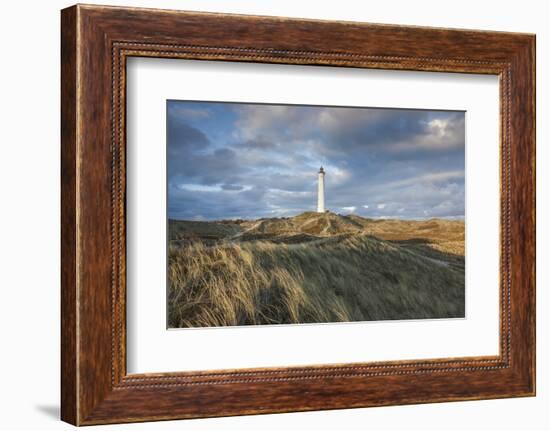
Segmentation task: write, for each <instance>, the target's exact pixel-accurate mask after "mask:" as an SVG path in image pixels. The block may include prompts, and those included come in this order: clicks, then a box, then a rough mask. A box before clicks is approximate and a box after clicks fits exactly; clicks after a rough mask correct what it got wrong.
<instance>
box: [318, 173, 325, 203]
mask: <svg viewBox="0 0 550 431" xmlns="http://www.w3.org/2000/svg"><path fill="white" fill-rule="evenodd" d="M317 212H318V213H324V212H325V170H324V169H323V167H322V166H321V168H320V169H319V173H318V174H317Z"/></svg>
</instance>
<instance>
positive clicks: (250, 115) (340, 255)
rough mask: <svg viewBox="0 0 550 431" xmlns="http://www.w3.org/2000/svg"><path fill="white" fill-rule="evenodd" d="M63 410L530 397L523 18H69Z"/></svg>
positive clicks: (218, 411) (528, 52)
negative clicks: (455, 26) (481, 23)
mask: <svg viewBox="0 0 550 431" xmlns="http://www.w3.org/2000/svg"><path fill="white" fill-rule="evenodd" d="M61 17H62V26H61V49H62V64H61V71H62V94H61V111H62V112H61V118H62V153H61V162H62V184H61V189H62V286H61V290H62V328H61V329H62V337H61V339H62V345H61V351H62V364H61V366H62V373H61V374H62V382H61V397H62V399H61V415H62V419H63V420H65V421H67V422H69V423H72V424H75V425H92V424H106V423H120V422H139V421H153V420H167V419H180V418H197V417H213V416H229V415H241V414H259V413H275V412H289V411H307V410H321V409H341V408H353V407H369V406H382V405H395V404H414V403H430V402H442V401H455V400H475V399H490V398H503V397H518V396H533V395H534V394H535V172H534V169H535V108H534V101H535V77H534V73H535V72H534V71H535V36H534V35H529V34H515V33H500V32H487V31H471V30H450V29H436V28H422V27H403V26H391V25H378V24H366V23H353V22H330V21H314V20H298V19H287V18H278V17H255V16H240V15H221V14H212V13H197V12H179V11H167V10H149V9H134V8H119V7H104V6H92V5H77V6H73V7H70V8H68V9H65V10H63V11H62V14H61Z"/></svg>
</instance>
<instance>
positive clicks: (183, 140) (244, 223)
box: [167, 100, 465, 328]
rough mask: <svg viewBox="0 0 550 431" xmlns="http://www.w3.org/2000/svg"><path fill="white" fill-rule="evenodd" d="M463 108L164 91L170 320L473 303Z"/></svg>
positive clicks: (446, 311)
mask: <svg viewBox="0 0 550 431" xmlns="http://www.w3.org/2000/svg"><path fill="white" fill-rule="evenodd" d="M464 169H465V113H464V112H462V111H438V110H416V109H415V110H413V109H397V108H396V109H388V108H366V107H338V106H308V105H273V104H252V103H231V102H196V101H178V100H169V101H167V199H168V205H167V208H168V209H167V218H168V233H167V235H168V263H167V280H168V291H167V307H168V310H167V316H168V327H169V328H196V327H223V326H241V325H271V324H305V323H309V324H311V323H336V322H359V321H381V320H405V319H440V318H463V317H465V248H464V242H465V182H464V178H465V172H464Z"/></svg>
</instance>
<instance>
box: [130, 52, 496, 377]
mask: <svg viewBox="0 0 550 431" xmlns="http://www.w3.org/2000/svg"><path fill="white" fill-rule="evenodd" d="M204 82H208V85H207V86H205V85H201V83H204ZM127 83H128V96H127V97H128V99H127V104H128V119H127V124H128V142H127V148H128V151H127V162H128V163H127V169H128V199H127V204H128V206H127V209H128V216H127V218H128V220H127V229H128V238H127V241H128V242H127V246H128V251H127V255H128V261H127V269H128V280H127V286H128V293H127V298H128V318H127V322H128V372H130V373H144V372H162V371H188V370H204V369H223V368H246V367H268V366H285V365H307V364H338V363H351V362H368V361H383V360H404V359H427V358H443V357H461V356H491V355H493V356H494V355H497V354H498V332H499V330H498V326H499V316H498V307H499V294H498V287H499V271H498V269H499V267H498V264H499V257H500V256H499V226H498V223H495V220H498V219H499V198H498V194H499V189H500V184H499V153H500V151H499V141H498V137H499V117H498V114H499V104H498V94H499V82H498V77H496V76H489V75H466V74H456V73H427V72H406V71H380V70H361V69H349V68H346V69H344V68H333V67H332V68H329V67H315V68H312V67H308V66H301V67H297V66H287V65H273V64H262V65H257V64H256V65H255V64H239V63H227V62H225V63H224V62H204V61H189V60H174V59H151V58H146V59H144V58H141V59H131V60H130V61H129V63H128V77H127ZM320 88H322V89H323V91H319V89H320ZM167 99H179V100H182V99H193V100H209V101H213V100H218V101H220V100H221V101H240V102H242V101H247V102H265V101H269V102H271V103H295V104H312V105H321V104H325V105H336V106H376V107H401V108H404V107H405V108H430V109H454V110H461V111H466V187H465V188H466V318H465V319H434V320H416V321H410V320H409V321H392V322H388V321H386V322H353V323H340V324H323V325H318V324H317V325H264V326H255V327H250V326H247V327H237V328H206V329H204V328H203V329H198V328H193V329H179V330H170V331H167V330H166V297H165V295H164V292H165V291H166V235H165V232H166V145H165V136H166V115H165V114H166V100H167ZM357 340H361V342H360V343H358V342H357Z"/></svg>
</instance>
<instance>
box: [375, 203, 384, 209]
mask: <svg viewBox="0 0 550 431" xmlns="http://www.w3.org/2000/svg"><path fill="white" fill-rule="evenodd" d="M376 208H378V209H379V210H383V209H384V208H386V204H378V205H377V206H376Z"/></svg>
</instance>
